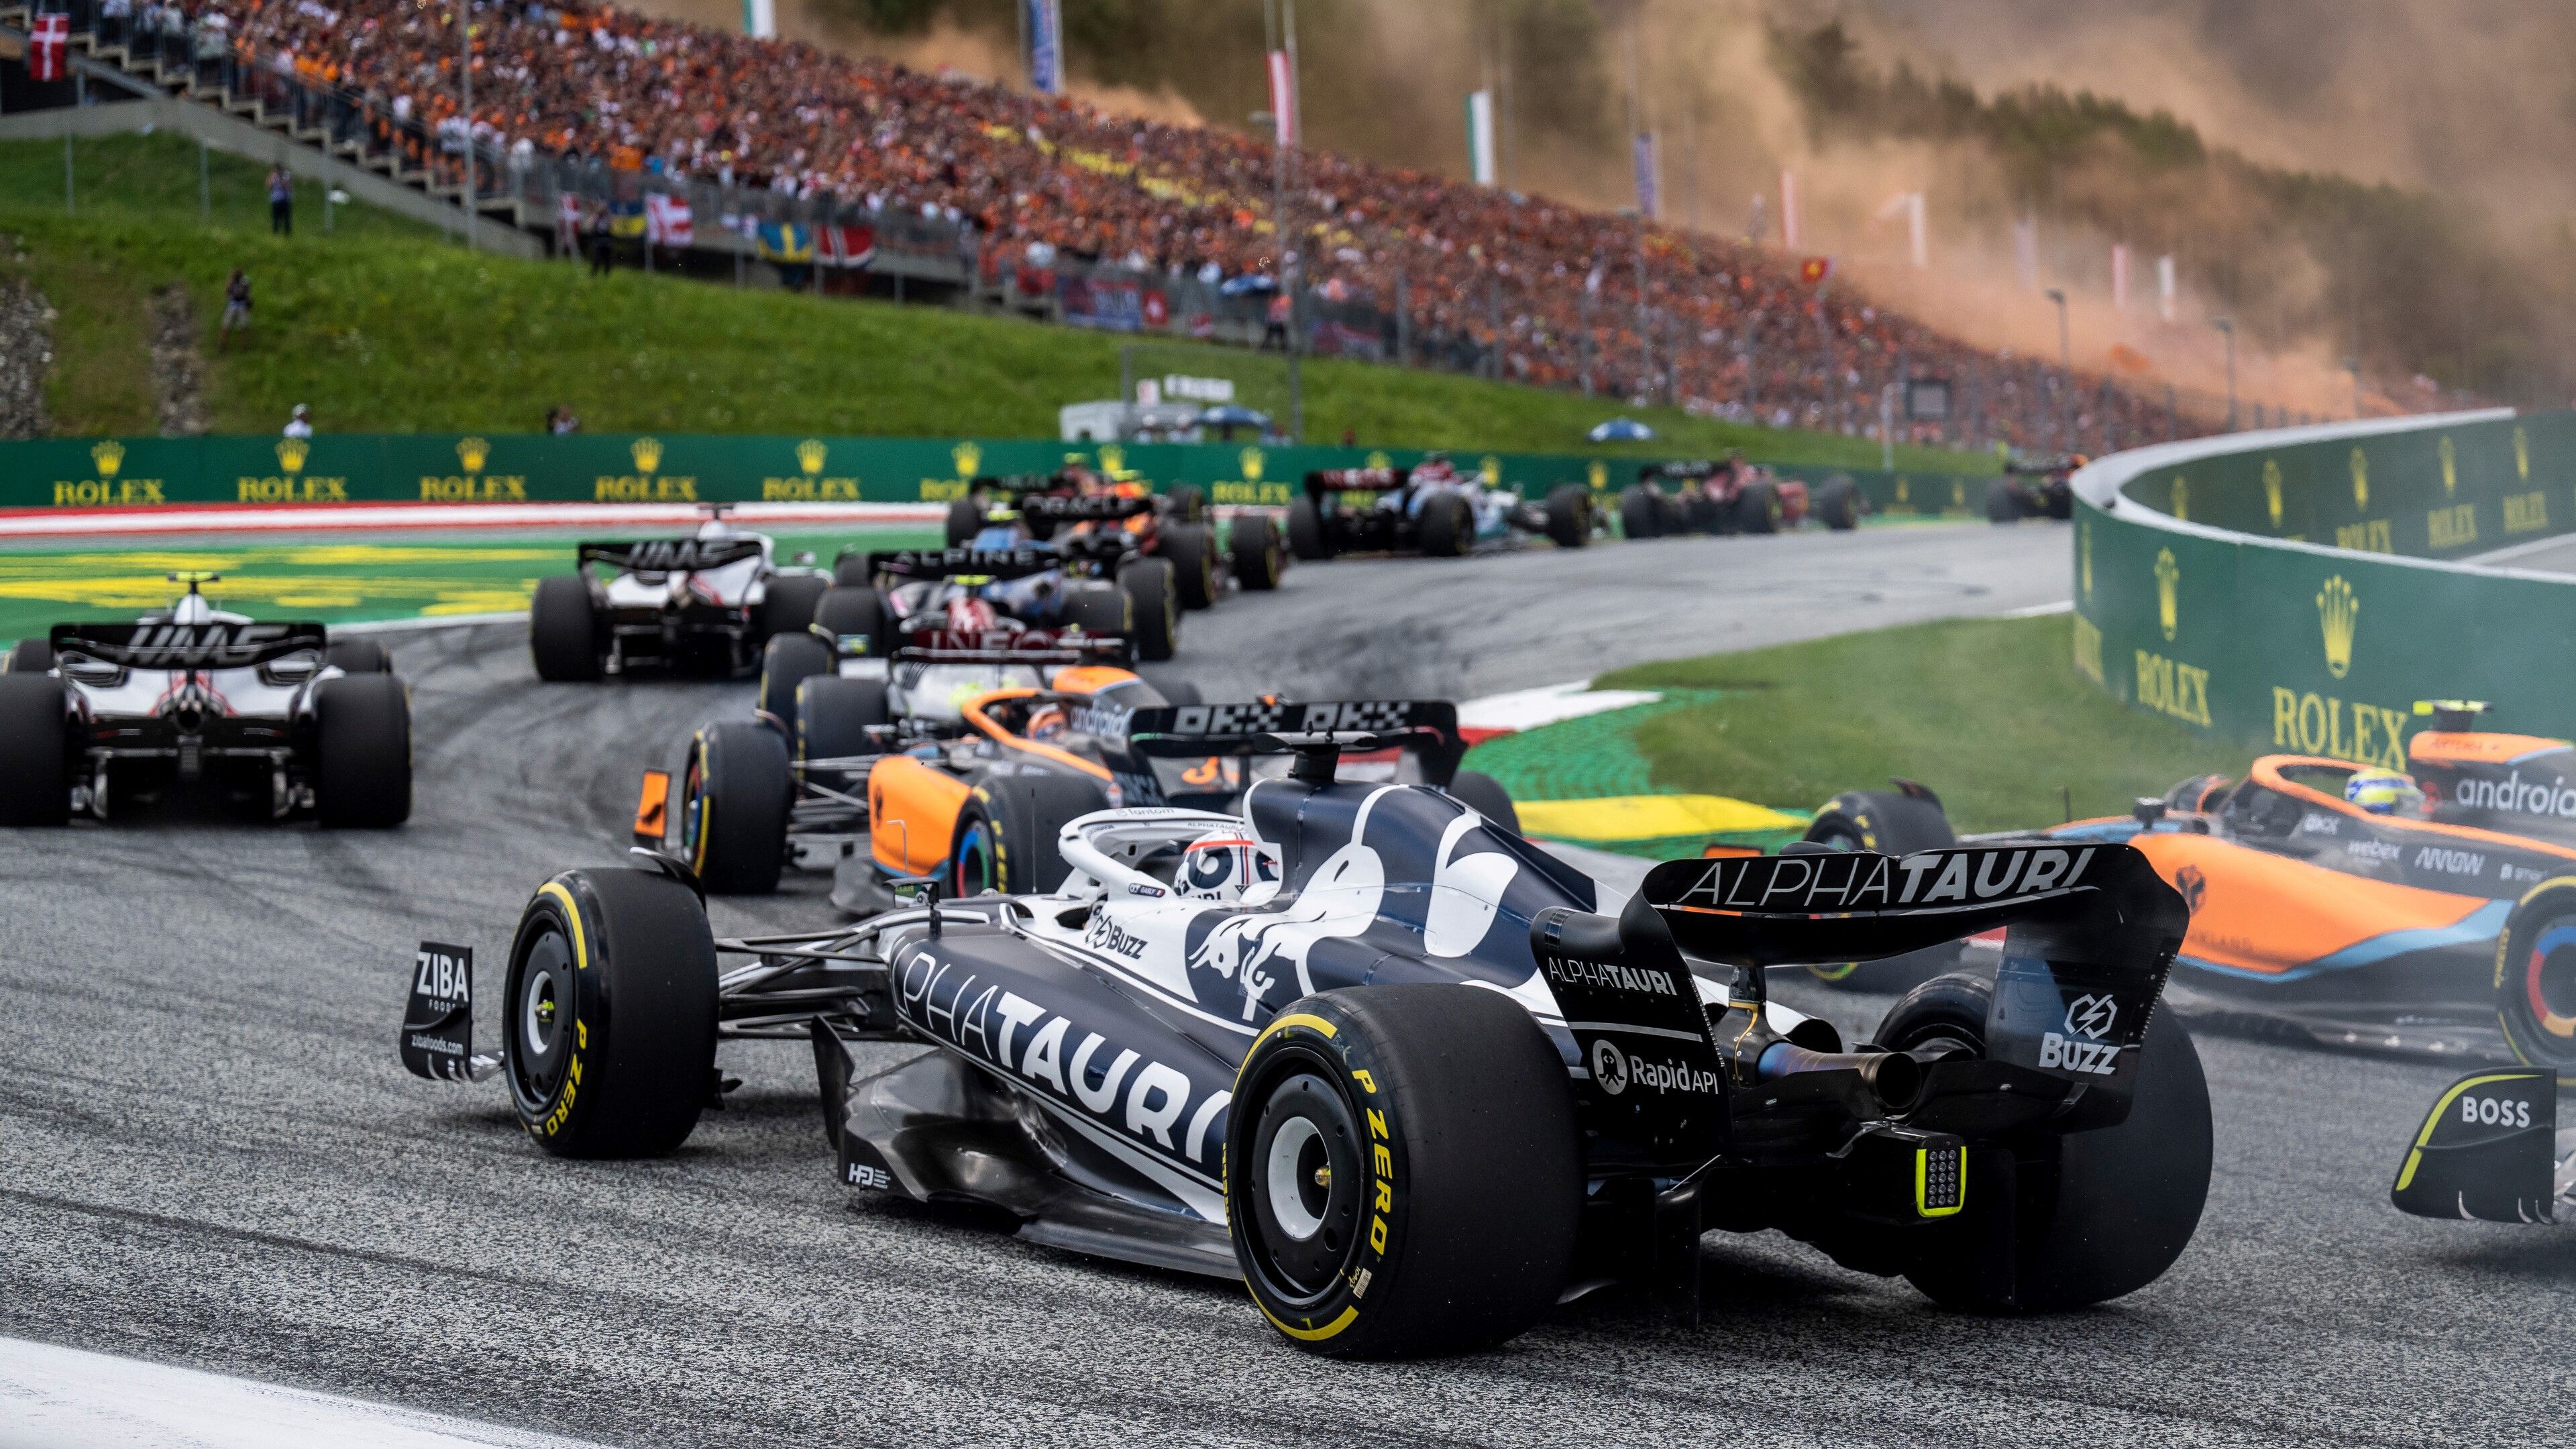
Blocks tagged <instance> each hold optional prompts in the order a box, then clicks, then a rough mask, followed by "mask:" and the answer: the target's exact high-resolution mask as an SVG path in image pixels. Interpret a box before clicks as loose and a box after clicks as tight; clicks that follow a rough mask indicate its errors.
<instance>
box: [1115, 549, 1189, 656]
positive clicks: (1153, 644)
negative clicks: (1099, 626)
mask: <svg viewBox="0 0 2576 1449" xmlns="http://www.w3.org/2000/svg"><path fill="white" fill-rule="evenodd" d="M1118 590H1119V592H1120V593H1122V594H1125V595H1126V596H1127V621H1128V631H1127V637H1128V638H1129V639H1131V640H1133V641H1134V642H1135V645H1136V657H1137V658H1139V659H1145V660H1151V661H1153V662H1155V663H1160V662H1162V661H1163V660H1166V659H1169V658H1171V657H1172V654H1173V652H1174V651H1176V650H1178V649H1179V648H1180V645H1181V610H1180V601H1179V600H1178V599H1176V598H1174V597H1173V589H1172V566H1171V564H1170V563H1169V562H1167V561H1165V560H1162V559H1152V558H1140V559H1138V560H1136V561H1135V562H1134V563H1131V564H1129V565H1127V567H1125V568H1123V569H1120V570H1119V571H1118Z"/></svg>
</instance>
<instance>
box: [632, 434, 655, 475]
mask: <svg viewBox="0 0 2576 1449" xmlns="http://www.w3.org/2000/svg"><path fill="white" fill-rule="evenodd" d="M626 453H627V456H629V457H631V458H633V459H634V460H635V471H636V472H638V473H650V472H652V471H653V470H654V469H656V468H659V467H661V466H662V442H661V440H660V439H658V438H637V439H636V440H635V441H634V442H632V443H629V444H627V445H626Z"/></svg>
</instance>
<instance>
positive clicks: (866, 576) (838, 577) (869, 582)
mask: <svg viewBox="0 0 2576 1449" xmlns="http://www.w3.org/2000/svg"><path fill="white" fill-rule="evenodd" d="M832 586H833V587H834V588H839V589H868V588H874V587H876V576H875V575H874V574H872V573H870V572H869V571H868V556H867V555H866V554H863V553H843V554H840V555H839V556H837V557H835V558H834V559H833V560H832ZM816 607H817V608H819V607H821V606H820V605H817V606H816Z"/></svg>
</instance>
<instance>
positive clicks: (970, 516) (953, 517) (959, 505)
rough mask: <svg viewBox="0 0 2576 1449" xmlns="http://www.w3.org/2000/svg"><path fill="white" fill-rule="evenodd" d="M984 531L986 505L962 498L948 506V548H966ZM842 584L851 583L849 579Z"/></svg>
mask: <svg viewBox="0 0 2576 1449" xmlns="http://www.w3.org/2000/svg"><path fill="white" fill-rule="evenodd" d="M983 531H984V505H983V504H981V503H978V502H976V501H975V500H974V499H972V498H960V499H958V500H957V501H956V502H954V503H951V504H949V505H948V546H949V547H950V548H964V547H965V546H966V545H968V544H970V543H973V542H974V541H975V535H976V534H979V533H981V532H983ZM842 582H844V583H847V582H849V581H848V580H847V579H844V580H842Z"/></svg>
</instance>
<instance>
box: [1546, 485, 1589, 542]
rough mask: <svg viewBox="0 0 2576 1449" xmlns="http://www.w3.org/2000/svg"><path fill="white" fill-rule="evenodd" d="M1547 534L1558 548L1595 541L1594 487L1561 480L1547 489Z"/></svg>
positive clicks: (1549, 539)
mask: <svg viewBox="0 0 2576 1449" xmlns="http://www.w3.org/2000/svg"><path fill="white" fill-rule="evenodd" d="M1547 536H1548V541H1549V542H1551V543H1554V544H1555V545H1556V546H1557V547H1558V548H1581V547H1583V546H1584V545H1585V544H1587V543H1590V542H1591V541H1592V490H1591V489H1589V488H1586V487H1584V486H1583V485H1582V484H1580V483H1559V484H1558V485H1556V486H1555V487H1554V488H1551V489H1549V490H1548V492H1547Z"/></svg>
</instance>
